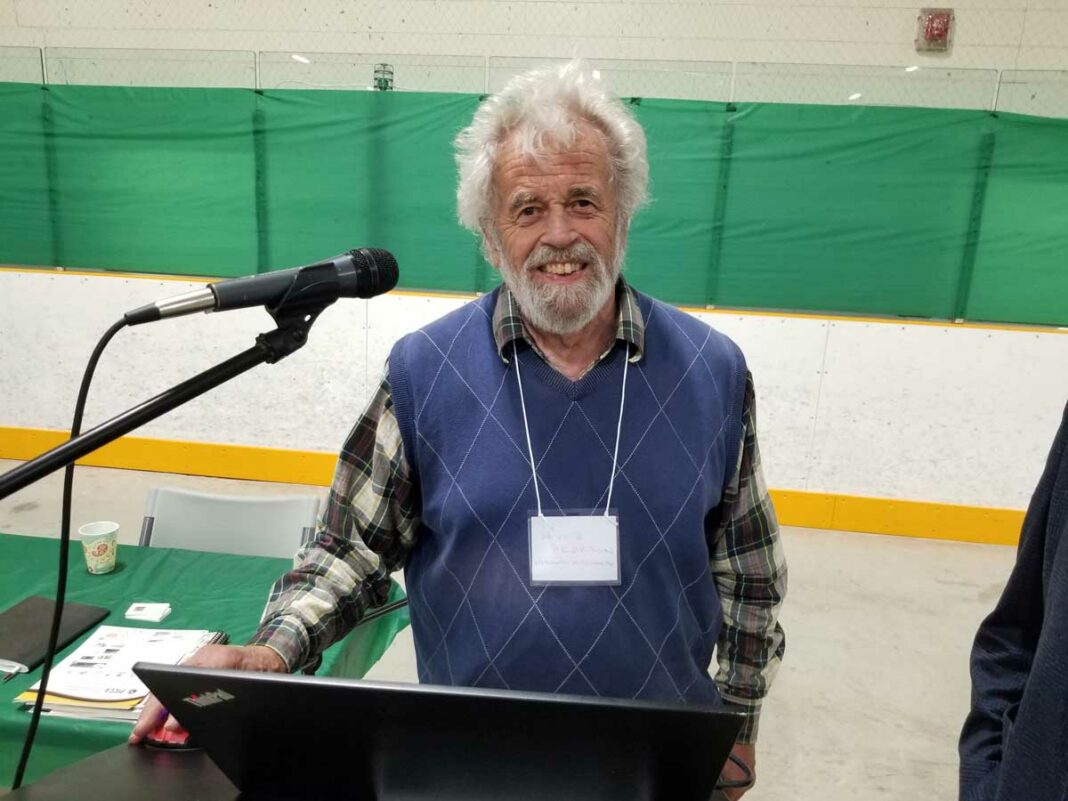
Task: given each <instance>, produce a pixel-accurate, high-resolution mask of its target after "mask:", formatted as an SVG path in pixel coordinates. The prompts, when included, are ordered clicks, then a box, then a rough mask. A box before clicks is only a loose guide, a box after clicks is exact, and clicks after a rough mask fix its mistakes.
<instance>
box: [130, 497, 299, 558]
mask: <svg viewBox="0 0 1068 801" xmlns="http://www.w3.org/2000/svg"><path fill="white" fill-rule="evenodd" d="M318 513H319V498H318V497H316V496H315V495H278V496H269V497H263V496H259V497H257V496H242V495H212V494H209V493H204V492H191V491H190V490H184V489H175V488H172V487H156V488H155V489H153V490H151V491H150V492H149V493H148V498H147V500H146V502H145V519H144V522H143V523H142V525H141V538H140V540H139V541H138V545H143V546H151V547H154V548H155V547H163V548H188V549H190V550H194V551H215V552H218V553H232V554H241V555H244V556H277V557H282V558H283V559H292V558H293V556H294V554H296V552H297V549H298V548H300V546H301V545H302V544H304V543H305V542H307V541H308V540H309V539H310V538H311V537H312V535H313V534H314V533H315V522H316V516H317V515H318Z"/></svg>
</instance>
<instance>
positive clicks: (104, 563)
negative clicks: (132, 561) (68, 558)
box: [78, 520, 119, 573]
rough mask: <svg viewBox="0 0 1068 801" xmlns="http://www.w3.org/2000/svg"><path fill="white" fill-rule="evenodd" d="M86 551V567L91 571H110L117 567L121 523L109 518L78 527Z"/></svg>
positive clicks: (84, 551) (83, 548)
mask: <svg viewBox="0 0 1068 801" xmlns="http://www.w3.org/2000/svg"><path fill="white" fill-rule="evenodd" d="M78 537H79V539H81V541H82V552H83V553H85V567H86V569H87V570H88V571H89V572H90V573H110V572H111V571H112V570H114V569H115V557H116V555H117V554H118V550H119V524H118V523H112V522H110V521H107V520H103V521H100V522H99V523H86V524H85V525H84V526H82V527H81V528H79V529H78Z"/></svg>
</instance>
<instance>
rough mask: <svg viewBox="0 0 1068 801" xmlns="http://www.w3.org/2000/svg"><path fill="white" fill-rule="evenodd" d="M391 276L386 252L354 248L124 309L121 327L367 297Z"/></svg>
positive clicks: (384, 287)
mask: <svg viewBox="0 0 1068 801" xmlns="http://www.w3.org/2000/svg"><path fill="white" fill-rule="evenodd" d="M397 274H398V273H397V260H396V259H395V258H393V254H391V253H390V252H389V251H387V250H379V249H378V248H358V249H356V250H350V251H348V252H347V253H342V254H341V255H340V256H335V257H334V258H332V259H327V260H326V261H322V262H318V263H316V264H308V265H305V266H304V267H294V268H292V269H289V270H278V271H276V272H271V273H261V274H260V275H249V276H245V277H244V278H231V279H230V280H228V281H217V282H216V283H214V284H208V285H207V286H206V287H203V288H202V289H194V290H193V291H192V292H185V293H183V294H181V295H174V296H172V297H169V298H165V299H164V300H158V301H156V302H155V303H150V304H148V305H147V306H141V307H140V308H137V309H134V310H133V311H129V312H126V314H125V315H124V319H125V320H126V324H127V325H140V324H141V323H151V322H154V321H156V320H162V319H163V318H164V317H178V316H179V315H182V314H193V313H194V312H200V311H203V312H212V311H227V310H229V309H245V308H248V307H249V306H267V307H268V308H271V307H277V306H278V305H279V304H280V303H281V302H282V301H283V300H284V301H286V303H287V304H288V303H298V304H300V305H302V306H304V305H319V306H328V305H330V304H331V303H333V302H334V301H335V300H337V299H338V298H373V297H375V295H381V294H382V293H384V292H389V290H391V289H393V287H395V286H396V285H397ZM298 277H299V279H300V280H298ZM309 279H310V280H309Z"/></svg>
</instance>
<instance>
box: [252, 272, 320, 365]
mask: <svg viewBox="0 0 1068 801" xmlns="http://www.w3.org/2000/svg"><path fill="white" fill-rule="evenodd" d="M337 284H338V276H337V270H335V269H334V268H333V266H332V265H331V264H329V263H327V264H314V265H310V266H308V267H302V268H301V269H300V270H298V271H297V272H296V274H295V275H294V276H293V281H292V282H291V283H290V285H289V287H288V288H287V289H286V292H285V294H284V295H283V296H282V299H281V300H279V301H278V303H276V304H274V305H273V306H267V307H266V308H267V313H268V314H270V315H271V317H273V318H274V321H275V324H276V325H277V326H278V328H277V329H276V330H274V331H268V332H267V333H264V334H260V335H259V336H257V337H256V343H257V344H258V345H259V346H260V347H262V348H264V349H266V351H267V363H268V364H274V363H275V362H278V361H281V360H282V359H284V358H285V357H286V356H289V355H290V354H291V353H293V352H294V351H297V350H299V349H300V348H302V347H304V343H306V342H307V341H308V331H310V330H311V327H312V325H313V324H314V323H315V321H316V319H317V318H318V317H319V315H320V314H322V312H323V309H325V308H326V307H327V306H329V305H331V304H332V303H334V301H336V300H337V298H338V292H337Z"/></svg>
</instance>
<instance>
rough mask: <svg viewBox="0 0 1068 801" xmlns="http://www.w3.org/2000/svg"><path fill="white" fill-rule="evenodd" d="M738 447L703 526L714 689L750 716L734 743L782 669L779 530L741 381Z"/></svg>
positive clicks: (751, 398)
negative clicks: (712, 618)
mask: <svg viewBox="0 0 1068 801" xmlns="http://www.w3.org/2000/svg"><path fill="white" fill-rule="evenodd" d="M742 421H743V426H744V429H743V434H742V436H743V442H742V447H741V449H740V453H739V457H738V470H737V472H736V474H735V476H734V478H733V480H732V481H731V483H730V485H729V486H728V487H727V490H726V492H725V493H724V496H723V501H722V503H721V504H720V506H719V507H718V509H717V511H718V512H719V513H718V515H716V516H715V519H714V520H710V521H709V524H710V527H711V531H710V532H709V533H710V538H711V542H712V576H713V580H714V581H715V582H716V589H717V590H718V592H719V596H720V602H721V603H722V605H723V618H724V621H723V629H722V631H721V632H720V635H719V643H718V645H717V648H716V654H717V657H718V660H719V672H718V673H717V674H716V685H717V687H718V688H719V691H720V695H722V696H723V699H724V700H725V701H727V702H728V703H732V704H737V705H739V706H742V707H744V708H745V710H746V711H747V712H748V713H749V714H748V717H747V718H746V722H745V725H744V726H743V727H742V731H741V734H739V736H738V741H739V742H743V743H751V742H755V741H756V736H757V728H758V724H759V718H760V706H761V703H762V702H763V700H764V696H765V695H767V692H768V689H769V688H770V687H771V683H772V680H773V679H774V678H775V673H776V672H777V671H778V669H779V664H780V663H781V662H782V656H783V652H784V651H785V648H786V640H785V636H784V634H783V630H782V626H780V625H779V622H778V618H779V610H780V608H781V607H782V601H783V597H784V596H785V595H786V560H785V557H784V555H783V549H782V542H781V540H780V537H779V523H778V521H777V520H776V518H775V509H774V508H773V507H772V505H771V497H770V496H769V495H768V490H767V487H766V485H765V483H764V471H763V469H762V468H761V464H760V450H759V448H758V447H757V435H756V393H755V391H754V388H753V377H752V375H747V376H746V382H745V399H744V401H743V405H742Z"/></svg>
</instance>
